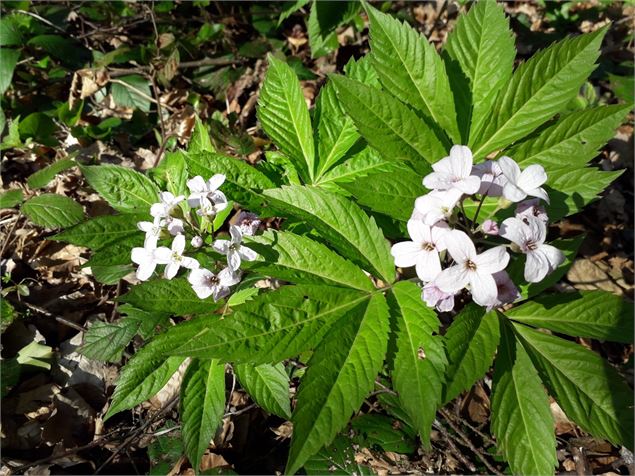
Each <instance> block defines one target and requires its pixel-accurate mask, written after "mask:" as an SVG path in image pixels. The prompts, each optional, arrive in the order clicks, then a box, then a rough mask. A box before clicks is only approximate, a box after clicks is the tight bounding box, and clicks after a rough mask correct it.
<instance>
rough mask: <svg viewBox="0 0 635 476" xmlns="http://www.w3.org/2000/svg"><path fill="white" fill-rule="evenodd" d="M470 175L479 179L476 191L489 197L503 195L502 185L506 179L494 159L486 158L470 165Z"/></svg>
mask: <svg viewBox="0 0 635 476" xmlns="http://www.w3.org/2000/svg"><path fill="white" fill-rule="evenodd" d="M472 175H476V176H477V177H479V178H480V179H481V186H480V188H479V189H478V193H480V194H481V195H488V196H490V197H500V196H501V195H503V187H504V186H505V184H506V183H507V179H506V178H505V176H504V175H503V171H502V170H501V168H500V165H498V161H496V160H486V161H485V162H481V163H480V164H476V165H475V166H474V167H472Z"/></svg>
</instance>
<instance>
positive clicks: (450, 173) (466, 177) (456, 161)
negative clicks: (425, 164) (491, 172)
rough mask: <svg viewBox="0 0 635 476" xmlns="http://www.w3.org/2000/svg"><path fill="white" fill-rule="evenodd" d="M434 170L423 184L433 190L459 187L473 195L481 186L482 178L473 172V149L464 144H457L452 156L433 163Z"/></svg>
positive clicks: (463, 191) (451, 151)
mask: <svg viewBox="0 0 635 476" xmlns="http://www.w3.org/2000/svg"><path fill="white" fill-rule="evenodd" d="M432 170H434V172H432V173H430V174H428V175H426V176H425V177H424V178H423V185H424V186H425V187H426V188H428V189H431V190H450V189H453V188H454V189H457V190H460V191H461V192H462V193H465V194H467V195H471V194H473V193H476V192H477V191H478V189H479V187H480V184H481V179H480V178H478V177H477V176H476V175H471V173H472V151H471V150H470V149H469V148H468V147H466V146H464V145H455V146H452V148H451V149H450V156H449V157H444V158H443V159H441V160H439V161H438V162H437V163H435V164H433V165H432Z"/></svg>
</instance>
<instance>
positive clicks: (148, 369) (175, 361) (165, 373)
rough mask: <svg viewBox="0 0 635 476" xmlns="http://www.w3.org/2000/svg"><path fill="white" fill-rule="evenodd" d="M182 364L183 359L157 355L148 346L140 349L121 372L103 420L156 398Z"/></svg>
mask: <svg viewBox="0 0 635 476" xmlns="http://www.w3.org/2000/svg"><path fill="white" fill-rule="evenodd" d="M184 361H185V357H168V358H165V357H161V356H157V354H156V353H155V352H154V348H153V347H150V346H146V347H144V348H143V349H141V350H140V351H139V352H137V353H136V354H135V357H134V359H131V360H129V361H128V363H127V364H126V365H125V366H124V367H123V369H122V370H121V373H120V374H119V379H118V380H117V386H116V387H115V392H114V393H113V395H112V403H111V404H110V408H109V409H108V413H106V416H105V417H104V421H105V420H107V419H108V418H110V417H111V416H113V415H114V414H116V413H119V412H120V411H123V410H128V409H130V408H133V407H134V406H135V405H138V404H139V403H141V402H144V401H145V400H147V399H148V398H150V397H152V396H154V395H156V394H157V392H158V391H159V390H161V389H162V388H163V387H164V386H165V384H166V383H168V380H170V377H172V375H174V372H176V371H177V369H178V368H179V367H180V366H181V364H182V363H183V362H184Z"/></svg>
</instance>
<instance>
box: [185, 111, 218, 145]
mask: <svg viewBox="0 0 635 476" xmlns="http://www.w3.org/2000/svg"><path fill="white" fill-rule="evenodd" d="M214 151H215V148H214V145H213V144H212V140H211V139H210V137H209V132H207V129H206V128H205V124H203V122H201V119H200V118H199V117H198V116H196V118H195V120H194V129H193V130H192V135H191V136H190V142H189V143H188V145H187V152H188V153H189V154H192V153H198V152H214Z"/></svg>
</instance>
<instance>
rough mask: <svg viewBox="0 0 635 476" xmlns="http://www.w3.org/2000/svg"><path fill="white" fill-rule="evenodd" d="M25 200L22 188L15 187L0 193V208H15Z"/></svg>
mask: <svg viewBox="0 0 635 476" xmlns="http://www.w3.org/2000/svg"><path fill="white" fill-rule="evenodd" d="M22 200H24V195H23V194H22V190H20V189H19V188H14V189H11V190H6V191H4V192H2V193H0V208H13V207H15V206H16V205H19V204H20V203H22Z"/></svg>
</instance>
